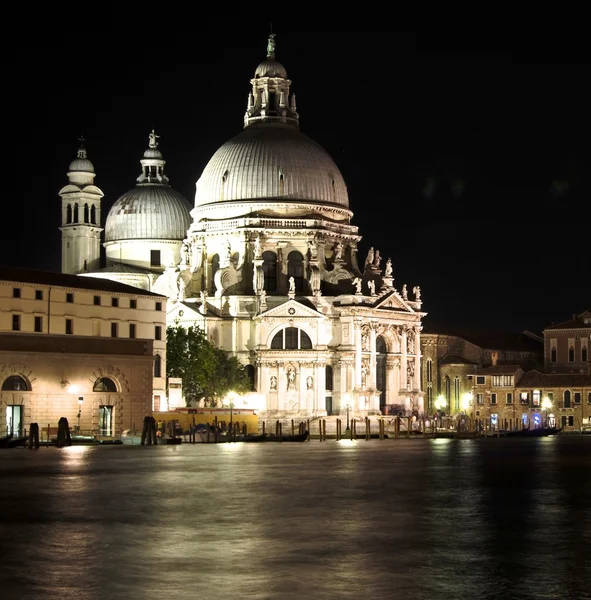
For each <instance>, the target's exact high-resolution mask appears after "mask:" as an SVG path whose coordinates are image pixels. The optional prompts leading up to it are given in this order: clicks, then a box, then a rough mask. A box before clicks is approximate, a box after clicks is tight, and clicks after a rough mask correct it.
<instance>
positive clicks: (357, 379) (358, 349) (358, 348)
mask: <svg viewBox="0 0 591 600" xmlns="http://www.w3.org/2000/svg"><path fill="white" fill-rule="evenodd" d="M353 327H354V328H355V385H354V387H355V389H358V390H359V389H361V321H355V322H354V323H353Z"/></svg>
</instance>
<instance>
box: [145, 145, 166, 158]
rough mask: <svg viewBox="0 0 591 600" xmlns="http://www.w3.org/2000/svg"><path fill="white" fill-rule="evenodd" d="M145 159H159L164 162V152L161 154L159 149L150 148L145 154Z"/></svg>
mask: <svg viewBox="0 0 591 600" xmlns="http://www.w3.org/2000/svg"><path fill="white" fill-rule="evenodd" d="M144 158H157V159H158V160H162V152H160V150H158V148H148V149H147V150H146V151H145V152H144Z"/></svg>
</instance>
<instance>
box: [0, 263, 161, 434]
mask: <svg viewBox="0 0 591 600" xmlns="http://www.w3.org/2000/svg"><path fill="white" fill-rule="evenodd" d="M166 301H167V299H166V297H164V296H160V295H158V294H154V293H152V292H146V291H143V290H140V289H138V288H134V287H130V286H127V285H123V284H120V283H118V282H114V281H110V280H104V279H94V278H84V279H83V278H80V277H77V276H74V275H67V274H58V273H48V272H44V271H34V270H29V269H12V268H8V267H1V268H0V309H1V310H0V388H1V390H2V391H1V397H0V419H1V420H0V428H1V429H2V430H3V428H5V427H7V426H9V424H10V423H12V424H13V425H15V424H17V423H30V422H35V421H38V422H39V425H40V426H46V425H47V424H48V423H50V424H52V425H57V419H59V418H60V417H62V416H65V417H67V418H69V419H70V417H71V410H70V409H71V405H72V402H74V404H73V405H74V406H75V407H77V404H76V399H77V398H78V397H79V396H82V397H83V398H84V402H85V404H84V409H83V412H82V420H83V423H82V424H83V425H84V426H85V427H86V428H87V429H90V428H94V429H97V428H99V424H101V428H102V429H103V430H105V429H109V430H116V431H117V432H118V433H120V431H121V427H123V426H127V427H129V426H131V423H132V421H133V422H136V424H137V425H138V426H140V425H141V423H142V422H143V418H144V417H145V416H146V415H148V414H151V412H152V404H153V403H154V404H155V405H159V404H160V403H161V402H165V374H166V342H165V332H166ZM21 392H22V393H21ZM62 411H66V412H65V413H64V412H62ZM48 419H49V420H48ZM105 423H108V424H109V427H108V428H106V426H105Z"/></svg>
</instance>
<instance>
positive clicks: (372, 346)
mask: <svg viewBox="0 0 591 600" xmlns="http://www.w3.org/2000/svg"><path fill="white" fill-rule="evenodd" d="M377 329H378V324H377V323H370V324H369V351H370V358H369V378H368V382H367V387H369V388H370V389H373V390H375V389H376V382H377V373H376V365H377V358H376V331H377Z"/></svg>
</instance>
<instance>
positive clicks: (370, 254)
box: [365, 246, 373, 267]
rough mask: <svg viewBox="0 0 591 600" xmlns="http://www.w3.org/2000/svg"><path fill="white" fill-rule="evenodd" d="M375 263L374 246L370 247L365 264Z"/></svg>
mask: <svg viewBox="0 0 591 600" xmlns="http://www.w3.org/2000/svg"><path fill="white" fill-rule="evenodd" d="M371 264H373V246H372V247H371V248H370V249H369V252H368V253H367V258H366V259H365V266H366V267H367V266H368V265H371Z"/></svg>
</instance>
